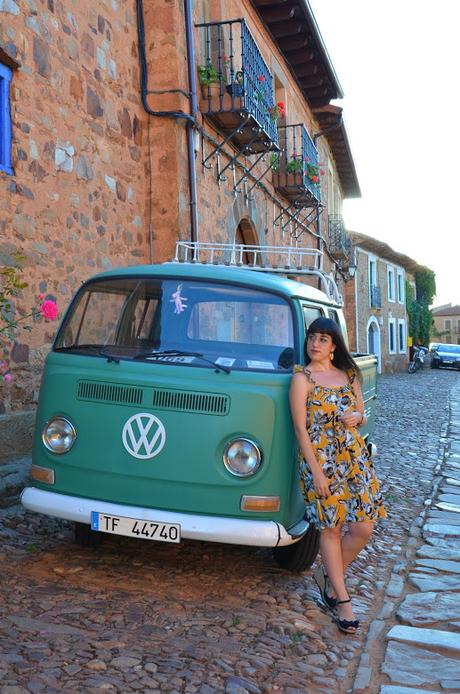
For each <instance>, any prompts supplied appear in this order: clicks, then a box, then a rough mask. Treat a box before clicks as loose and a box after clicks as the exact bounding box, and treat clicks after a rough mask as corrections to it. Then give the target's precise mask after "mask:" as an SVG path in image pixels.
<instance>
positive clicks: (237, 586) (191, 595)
mask: <svg viewBox="0 0 460 694" xmlns="http://www.w3.org/2000/svg"><path fill="white" fill-rule="evenodd" d="M459 384H460V374H459V373H458V372H456V371H449V370H430V369H425V370H424V371H422V372H417V373H416V374H413V375H408V374H397V375H387V376H383V377H381V378H380V381H379V391H378V405H377V426H376V435H375V442H376V444H377V446H378V451H379V454H378V457H377V458H376V469H377V474H378V476H379V478H380V480H381V482H382V486H383V490H384V494H385V500H386V506H387V510H388V516H389V517H388V519H387V520H386V521H383V522H381V523H380V525H379V526H378V528H377V530H376V532H375V535H374V537H373V539H372V542H371V544H370V546H369V547H368V549H367V550H364V551H363V552H362V553H361V555H360V556H359V558H358V560H357V561H356V562H355V565H354V566H353V569H352V570H351V571H350V572H349V579H348V584H349V587H350V591H351V594H352V597H353V603H354V606H355V611H356V613H357V616H358V617H359V618H360V619H361V622H362V627H361V629H360V630H359V632H358V634H357V635H356V636H347V635H345V634H341V633H340V632H339V631H338V630H337V627H336V626H335V625H334V624H333V623H332V622H331V619H330V616H329V615H328V614H327V613H325V612H324V611H323V610H322V609H321V608H320V606H319V604H318V602H317V600H318V592H317V589H316V587H315V584H314V582H313V580H312V578H311V571H307V572H305V574H304V575H295V574H289V573H286V572H285V571H282V570H281V569H279V568H277V566H276V565H275V563H274V562H273V560H272V557H271V553H270V551H268V550H265V549H263V550H254V549H250V548H242V547H237V546H224V545H214V544H205V543H193V542H183V543H182V544H180V545H167V544H156V543H150V542H143V541H134V540H127V539H126V540H125V539H123V538H117V537H113V536H112V537H108V538H107V539H106V540H105V541H104V542H103V543H102V544H101V546H100V547H99V548H98V549H83V548H80V547H76V546H75V545H73V544H72V528H71V525H70V524H66V523H64V522H60V521H57V520H53V519H50V518H47V517H42V516H38V515H34V514H26V513H25V512H24V511H23V510H22V509H21V507H20V506H13V507H10V508H9V509H2V510H0V542H1V544H0V562H1V568H0V575H1V587H2V591H1V597H0V694H22V693H26V692H32V693H39V692H44V693H45V692H46V694H52V693H53V692H61V691H68V692H73V693H74V692H102V691H108V692H120V693H125V692H136V691H139V692H145V693H149V692H151V693H153V692H168V693H170V694H176V692H198V693H199V694H213V693H216V694H217V693H221V692H222V693H229V694H246V692H250V693H253V694H257V693H258V692H266V693H267V694H270V693H272V692H286V694H301V693H308V694H317V693H320V692H321V693H323V694H335V693H337V694H341V693H345V692H366V693H367V694H379V693H380V692H385V694H386V692H388V694H392V689H391V684H392V679H391V676H390V674H391V672H393V671H392V668H391V663H390V666H388V667H387V666H385V667H384V669H383V671H382V669H381V666H382V663H384V660H385V649H386V644H387V641H386V640H385V638H384V634H385V632H387V631H388V629H389V628H391V627H392V626H394V625H396V624H399V620H398V618H397V617H396V612H397V610H398V608H399V605H400V602H401V600H402V598H403V596H404V594H405V593H407V591H408V574H409V573H410V571H413V570H414V566H413V564H414V561H415V559H414V556H415V553H416V551H417V548H419V547H420V546H421V545H423V544H424V540H423V538H422V531H421V525H422V522H421V514H422V513H423V512H425V511H426V508H427V504H426V503H425V502H426V500H427V499H430V495H431V492H432V484H433V480H434V479H435V478H436V475H437V473H438V469H439V468H437V466H439V464H440V463H442V461H443V456H444V450H445V446H446V441H447V439H446V431H447V423H448V418H449V410H448V403H449V395H450V393H451V391H452V389H453V388H454V389H455V390H456V392H458V385H459ZM456 386H457V388H456ZM457 431H458V428H457ZM457 440H458V441H460V433H459V437H458V439H457ZM459 468H460V465H459ZM451 515H453V514H451ZM459 534H460V533H459ZM457 542H459V541H458V540H457ZM440 556H441V555H440ZM423 573H424V574H425V575H427V574H432V575H433V576H434V575H435V574H436V573H437V571H436V568H435V567H434V565H432V566H431V568H430V565H429V564H428V565H425V567H424V568H423ZM458 589H459V588H453V590H458ZM410 590H412V589H410ZM458 619H459V617H457V625H458V624H460V623H459V622H458ZM452 628H453V629H454V628H455V629H456V630H457V632H458V629H459V626H457V627H452ZM457 637H458V633H457ZM451 657H452V654H451ZM457 657H458V652H457ZM385 662H386V661H385ZM446 680H449V681H450V682H454V684H455V678H454V677H453V676H452V677H446ZM393 681H394V680H393ZM405 686H410V685H409V684H405ZM414 686H415V685H414ZM420 686H422V687H424V686H425V685H423V684H421V685H420ZM428 689H430V690H432V689H433V687H428ZM425 690H426V686H425ZM414 691H423V689H420V690H414ZM449 691H451V692H454V691H457V692H458V691H460V686H459V687H458V688H457V689H455V686H454V685H452V687H451V688H449Z"/></svg>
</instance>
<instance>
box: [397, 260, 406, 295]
mask: <svg viewBox="0 0 460 694" xmlns="http://www.w3.org/2000/svg"><path fill="white" fill-rule="evenodd" d="M396 295H397V297H398V304H404V303H405V301H406V296H405V295H406V288H405V285H404V270H403V269H402V268H400V267H397V268H396Z"/></svg>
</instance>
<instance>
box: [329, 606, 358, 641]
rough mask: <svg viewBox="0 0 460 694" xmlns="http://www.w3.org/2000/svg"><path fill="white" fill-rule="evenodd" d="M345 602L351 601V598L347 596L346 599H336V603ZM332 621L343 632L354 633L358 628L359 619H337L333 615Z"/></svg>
mask: <svg viewBox="0 0 460 694" xmlns="http://www.w3.org/2000/svg"><path fill="white" fill-rule="evenodd" d="M346 602H351V599H350V598H348V600H337V601H336V603H337V605H344V604H345V603H346ZM334 622H335V623H336V624H337V626H338V628H339V629H340V631H343V633H344V634H356V631H357V630H358V628H359V619H339V618H338V617H337V616H335V617H334Z"/></svg>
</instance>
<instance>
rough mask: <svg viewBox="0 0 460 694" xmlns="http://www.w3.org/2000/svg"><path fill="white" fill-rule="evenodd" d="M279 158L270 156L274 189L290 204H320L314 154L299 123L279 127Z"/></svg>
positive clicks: (316, 158)
mask: <svg viewBox="0 0 460 694" xmlns="http://www.w3.org/2000/svg"><path fill="white" fill-rule="evenodd" d="M279 137H280V147H281V154H279V155H275V154H273V155H271V156H272V161H273V164H272V169H273V171H274V175H273V178H274V185H275V187H276V188H277V189H278V190H279V191H280V193H281V194H282V195H283V196H284V197H285V198H287V200H289V201H290V202H292V203H295V204H296V205H298V206H302V207H306V206H309V205H312V204H315V203H316V202H320V199H321V188H320V181H319V164H318V150H317V149H316V147H315V145H314V143H313V140H312V139H311V137H310V135H309V134H308V132H307V130H306V128H305V126H304V125H303V124H302V123H297V124H295V125H281V126H280V127H279Z"/></svg>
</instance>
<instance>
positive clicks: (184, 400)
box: [153, 388, 230, 415]
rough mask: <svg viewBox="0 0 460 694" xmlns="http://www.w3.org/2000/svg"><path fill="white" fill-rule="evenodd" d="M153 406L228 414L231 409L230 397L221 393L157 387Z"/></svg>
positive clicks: (163, 408) (201, 412) (203, 412)
mask: <svg viewBox="0 0 460 694" xmlns="http://www.w3.org/2000/svg"><path fill="white" fill-rule="evenodd" d="M153 406H154V407H157V408H159V409H161V410H179V411H182V412H195V413H197V414H215V415H226V414H228V412H229V409H230V398H229V397H228V395H222V394H221V393H197V392H189V391H186V390H166V389H162V388H156V389H155V390H154V391H153Z"/></svg>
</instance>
